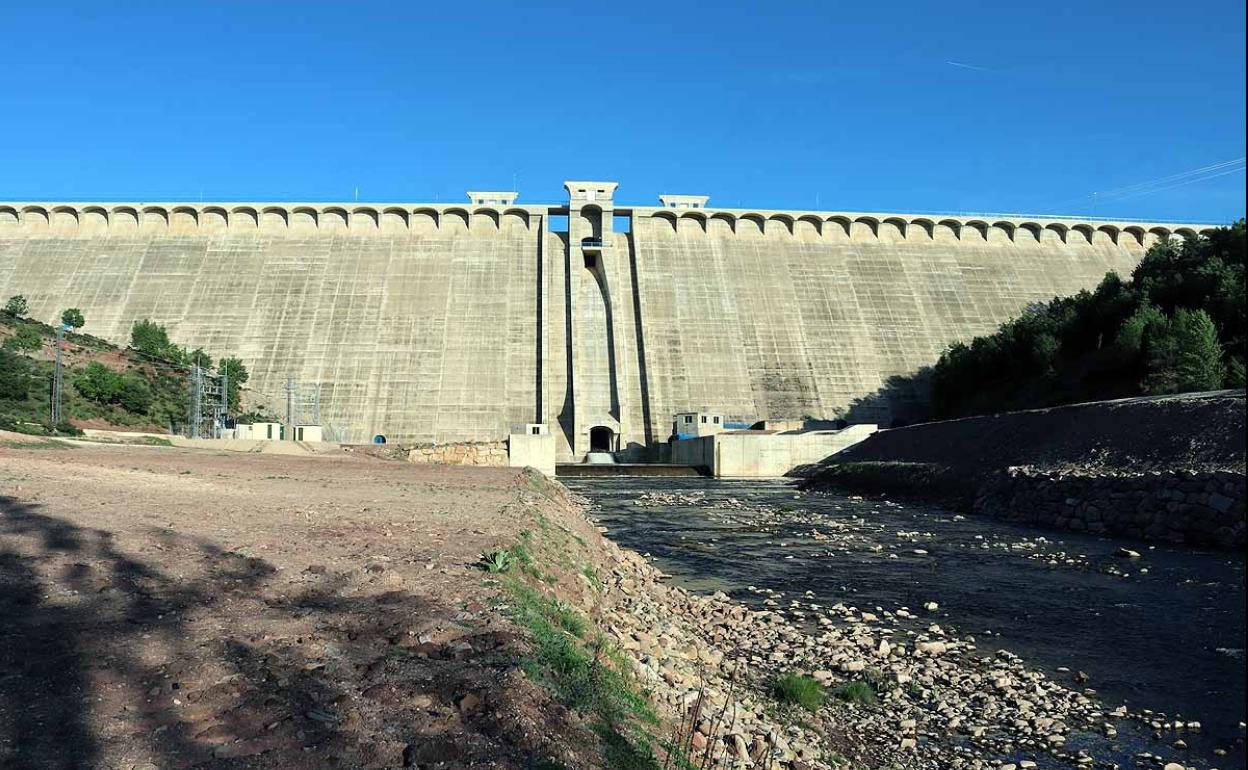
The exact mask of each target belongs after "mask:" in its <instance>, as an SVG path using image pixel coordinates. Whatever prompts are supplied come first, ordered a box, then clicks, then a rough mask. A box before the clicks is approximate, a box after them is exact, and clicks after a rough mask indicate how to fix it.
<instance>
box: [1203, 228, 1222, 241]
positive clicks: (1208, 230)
mask: <svg viewBox="0 0 1248 770" xmlns="http://www.w3.org/2000/svg"><path fill="white" fill-rule="evenodd" d="M1217 231H1218V228H1216V227H1206V228H1203V229H1202V230H1201V231H1200V234H1201V235H1202V236H1203V237H1205V238H1208V237H1209V236H1211V235H1213V234H1214V233H1216V232H1217Z"/></svg>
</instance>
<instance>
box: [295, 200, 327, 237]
mask: <svg viewBox="0 0 1248 770" xmlns="http://www.w3.org/2000/svg"><path fill="white" fill-rule="evenodd" d="M287 222H288V224H287V227H288V228H290V232H292V233H308V234H311V233H314V232H316V231H317V229H318V228H320V226H321V213H320V212H319V211H317V210H316V209H314V208H312V207H311V206H297V207H295V208H293V209H291V211H290V219H289V220H287Z"/></svg>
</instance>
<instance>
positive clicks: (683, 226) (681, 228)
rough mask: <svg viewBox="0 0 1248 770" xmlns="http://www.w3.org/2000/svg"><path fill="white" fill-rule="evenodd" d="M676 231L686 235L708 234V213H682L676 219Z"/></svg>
mask: <svg viewBox="0 0 1248 770" xmlns="http://www.w3.org/2000/svg"><path fill="white" fill-rule="evenodd" d="M676 232H678V233H681V234H685V235H704V234H706V215H705V214H702V213H700V212H693V213H688V214H681V215H680V218H679V219H677V220H676Z"/></svg>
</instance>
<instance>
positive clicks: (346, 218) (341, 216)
mask: <svg viewBox="0 0 1248 770" xmlns="http://www.w3.org/2000/svg"><path fill="white" fill-rule="evenodd" d="M317 219H318V221H317V228H318V229H319V230H320V231H321V232H326V233H345V232H346V231H347V226H348V225H349V224H350V222H351V215H350V214H348V213H347V210H346V209H344V208H339V207H338V206H330V207H329V208H324V209H321V210H320V212H319V213H318V214H317Z"/></svg>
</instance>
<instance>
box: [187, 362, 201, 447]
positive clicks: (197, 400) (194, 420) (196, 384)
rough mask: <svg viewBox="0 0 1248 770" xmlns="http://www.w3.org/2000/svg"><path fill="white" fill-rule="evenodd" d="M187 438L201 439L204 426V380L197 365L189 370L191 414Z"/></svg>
mask: <svg viewBox="0 0 1248 770" xmlns="http://www.w3.org/2000/svg"><path fill="white" fill-rule="evenodd" d="M190 423H191V424H190V430H189V431H188V433H187V436H188V437H189V438H201V431H202V429H203V424H204V379H203V375H201V374H200V371H199V364H198V363H196V364H195V365H194V367H193V368H192V369H191V414H190Z"/></svg>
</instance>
